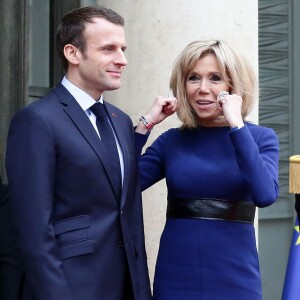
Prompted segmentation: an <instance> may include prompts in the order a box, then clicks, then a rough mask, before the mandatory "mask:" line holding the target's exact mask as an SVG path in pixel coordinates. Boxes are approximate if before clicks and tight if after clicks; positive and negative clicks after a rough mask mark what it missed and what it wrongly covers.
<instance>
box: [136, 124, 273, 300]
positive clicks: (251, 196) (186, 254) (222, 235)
mask: <svg viewBox="0 0 300 300" xmlns="http://www.w3.org/2000/svg"><path fill="white" fill-rule="evenodd" d="M278 149H279V146H278V139H277V136H276V134H275V132H274V131H273V130H272V129H270V128H265V127H261V126H257V125H254V124H250V123H246V126H244V127H243V128H241V129H239V130H237V131H234V132H229V127H201V128H197V129H184V130H182V129H178V128H177V129H170V130H168V131H167V132H165V133H163V134H162V135H161V136H160V137H159V138H158V139H157V140H156V141H155V142H154V143H153V144H152V145H151V146H150V147H149V148H148V149H147V150H146V152H145V153H144V154H143V155H142V156H141V157H140V159H139V164H140V172H141V185H142V189H143V190H144V189H146V188H148V187H149V186H151V185H153V184H154V183H156V182H158V181H159V180H161V179H163V178H166V183H167V188H168V196H169V197H175V198H216V199H225V200H232V201H249V202H252V203H254V204H255V205H256V206H258V207H265V206H268V205H271V204H272V203H273V202H274V201H275V200H276V198H277V196H278V159H279V158H278V156H279V155H278V152H279V150H278ZM153 293H154V299H156V300H196V299H197V300H224V299H230V300H261V299H262V292H261V278H260V271H259V262H258V254H257V249H256V240H255V231H254V226H253V225H252V224H248V223H241V222H232V221H222V220H205V219H167V220H166V224H165V227H164V230H163V233H162V236H161V240H160V247H159V253H158V258H157V263H156V269H155V276H154V288H153Z"/></svg>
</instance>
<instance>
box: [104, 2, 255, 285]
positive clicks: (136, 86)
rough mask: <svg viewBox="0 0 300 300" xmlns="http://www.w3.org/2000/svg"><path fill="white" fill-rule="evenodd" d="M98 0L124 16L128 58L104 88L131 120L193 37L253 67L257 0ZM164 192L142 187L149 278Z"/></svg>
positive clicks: (161, 187) (158, 91)
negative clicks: (231, 49)
mask: <svg viewBox="0 0 300 300" xmlns="http://www.w3.org/2000/svg"><path fill="white" fill-rule="evenodd" d="M98 4H99V5H105V6H107V7H110V8H112V9H113V10H115V11H116V12H118V13H119V14H121V15H122V16H123V17H124V18H125V22H126V23H125V30H126V41H127V46H128V49H127V50H126V56H127V59H128V62H129V64H128V66H127V70H126V71H125V72H124V75H123V80H122V87H121V89H120V90H118V91H115V92H112V93H108V94H107V95H106V99H107V100H109V101H111V102H112V103H114V104H116V105H118V106H119V107H121V108H122V109H124V110H125V111H126V112H127V113H128V114H129V115H130V116H131V117H132V119H133V122H135V123H136V122H137V121H138V118H139V116H140V115H142V114H144V113H145V112H146V111H147V108H148V107H149V106H150V104H151V103H152V102H153V100H154V98H155V97H156V96H157V95H165V96H167V95H168V94H170V90H169V76H170V73H171V69H172V65H173V61H174V60H175V58H176V56H177V55H178V54H179V52H180V51H181V50H182V49H183V48H184V47H185V46H186V45H187V44H188V43H190V42H191V41H193V40H196V39H203V38H205V39H222V40H224V41H226V42H229V43H231V44H232V45H233V46H235V47H237V48H239V49H240V50H241V51H242V52H243V53H244V54H245V56H246V57H248V58H249V59H250V61H251V62H252V63H253V65H254V68H255V69H256V70H257V69H258V1H257V0H243V1H241V0H210V1H207V0H184V1H183V0H181V1H179V0H160V1H158V0H157V1H155V0H152V1H149V0H145V1H144V0H140V1H137V0H126V1H125V0H123V1H121V0H105V1H99V0H98ZM257 115H258V113H257V107H256V109H255V111H254V112H253V113H252V115H251V118H250V119H251V120H252V121H254V122H256V123H257V119H258V116H257ZM177 125H178V121H177V117H176V116H172V117H171V118H169V119H168V120H166V121H165V122H164V123H163V124H160V125H158V126H156V127H155V128H154V129H153V132H152V134H151V137H150V139H149V143H151V141H153V139H155V138H156V137H157V136H158V135H159V134H160V133H161V132H163V131H164V130H166V129H167V128H169V127H170V126H172V127H174V126H177ZM166 197H167V193H166V188H165V184H164V182H160V183H158V184H156V185H155V186H154V187H152V188H150V189H148V190H147V191H145V192H144V193H143V206H144V220H145V234H146V246H147V252H148V263H149V271H150V278H151V280H152V278H153V272H154V267H155V261H156V255H157V250H158V245H159V237H160V233H161V231H162V228H163V225H164V221H165V207H166ZM256 222H257V220H256ZM256 225H257V223H256ZM256 228H257V226H256Z"/></svg>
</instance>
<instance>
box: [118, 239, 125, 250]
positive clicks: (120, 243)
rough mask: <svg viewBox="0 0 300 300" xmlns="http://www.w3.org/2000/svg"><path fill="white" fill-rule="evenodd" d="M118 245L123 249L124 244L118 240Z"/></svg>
mask: <svg viewBox="0 0 300 300" xmlns="http://www.w3.org/2000/svg"><path fill="white" fill-rule="evenodd" d="M118 247H119V248H121V249H124V248H125V245H124V243H123V242H122V241H120V242H119V245H118Z"/></svg>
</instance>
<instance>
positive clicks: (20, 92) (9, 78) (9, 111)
mask: <svg viewBox="0 0 300 300" xmlns="http://www.w3.org/2000/svg"><path fill="white" fill-rule="evenodd" d="M26 17H27V0H1V1H0V28H1V30H0V41H1V46H0V95H1V96H0V107H1V109H0V172H1V175H2V176H3V177H4V178H5V166H4V156H5V153H4V152H5V147H6V138H7V130H8V126H9V123H10V119H11V117H12V115H13V114H14V113H15V112H16V111H17V110H18V109H19V108H21V107H22V106H23V104H24V98H25V89H26V86H27V84H26V78H28V76H27V75H26V74H27V69H28V68H27V60H26V59H25V58H26V47H25V43H27V39H28V36H27V29H26V24H27V22H25V18H26Z"/></svg>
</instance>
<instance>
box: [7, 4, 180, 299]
mask: <svg viewBox="0 0 300 300" xmlns="http://www.w3.org/2000/svg"><path fill="white" fill-rule="evenodd" d="M56 41H57V47H58V52H59V54H60V57H61V58H62V61H63V65H64V67H65V70H66V76H65V77H64V78H63V80H62V82H61V83H60V84H58V86H57V87H56V88H55V89H54V90H53V91H52V92H51V93H49V94H48V95H47V96H45V97H44V98H42V99H40V100H37V101H35V102H34V103H32V104H30V105H28V106H27V107H25V108H23V109H21V110H20V111H19V112H18V113H17V114H16V115H15V116H14V118H13V120H12V122H11V125H10V130H9V136H8V144H7V156H6V167H7V174H8V182H9V187H10V193H11V198H12V211H13V217H14V220H15V221H16V227H17V230H18V237H19V238H18V242H19V245H20V248H21V251H22V260H23V262H24V268H25V280H24V295H23V297H24V298H23V299H39V300H102V299H103V300H124V299H127V300H133V299H135V300H144V299H145V300H147V299H151V293H150V286H149V276H148V269H147V263H146V252H145V245H144V231H143V217H142V204H141V192H140V188H139V183H138V170H137V163H136V156H137V154H138V153H139V152H140V150H141V147H142V145H143V144H144V143H145V142H146V140H147V135H143V134H139V133H146V132H147V131H148V130H149V129H151V126H152V125H153V124H156V123H158V122H159V121H161V120H162V119H163V118H165V117H166V116H167V115H169V114H171V113H172V112H174V109H173V108H174V103H172V101H171V100H166V99H160V101H158V106H157V107H159V108H161V109H162V112H161V114H160V112H159V109H158V114H157V116H156V117H157V118H156V117H155V118H153V119H152V120H149V119H148V120H147V118H145V117H144V118H141V122H140V123H139V124H138V127H137V132H139V133H135V132H134V130H133V124H132V121H131V119H130V118H129V117H128V116H127V115H126V114H125V113H124V112H123V111H121V110H120V109H118V108H117V107H115V106H113V105H111V104H109V103H107V102H106V101H105V100H104V99H103V93H104V92H105V91H111V90H116V89H118V88H119V87H120V85H121V73H122V71H123V69H124V67H125V66H126V65H127V60H126V57H125V54H124V51H125V49H126V42H125V34H124V21H123V18H122V17H121V16H120V15H118V14H117V13H116V12H114V11H112V10H110V9H107V8H104V7H84V8H80V9H77V10H74V11H72V12H70V13H68V14H67V15H66V16H65V17H64V18H63V20H62V22H61V24H60V26H59V28H58V31H57V36H56ZM96 103H97V104H96ZM94 105H100V106H101V110H102V115H101V116H100V115H98V114H97V110H95V109H94V108H95V107H94ZM97 107H98V108H99V106H97ZM154 111H155V109H154ZM105 116H106V117H105ZM148 118H149V116H148ZM100 121H101V122H100ZM102 121H105V122H108V123H109V128H108V129H109V130H108V132H110V136H111V135H113V137H112V139H114V142H113V143H114V146H109V147H110V148H108V146H107V140H108V138H107V139H106V134H105V133H104V132H107V127H106V129H105V130H104V129H103V131H102V129H101V126H103V124H106V125H107V123H105V122H104V123H103V122H102ZM100 123H101V124H100ZM98 125H99V126H98ZM100 125H101V126H100ZM102 128H103V127H102ZM135 135H138V136H139V141H138V142H137V143H135ZM110 139H111V138H110ZM136 145H138V146H137V147H136ZM114 150H115V151H114ZM113 152H115V153H116V155H115V156H114V158H112V157H111V156H110V155H111V154H112V153H113ZM115 160H116V161H117V162H118V163H117V164H115V166H114V167H112V162H113V161H115Z"/></svg>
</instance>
